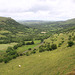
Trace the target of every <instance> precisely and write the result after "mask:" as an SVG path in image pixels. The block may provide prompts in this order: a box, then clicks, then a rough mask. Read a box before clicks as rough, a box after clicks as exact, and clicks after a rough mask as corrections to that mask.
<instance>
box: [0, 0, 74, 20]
mask: <svg viewBox="0 0 75 75" xmlns="http://www.w3.org/2000/svg"><path fill="white" fill-rule="evenodd" d="M74 12H75V0H0V16H5V17H12V18H14V19H16V20H19V19H23V20H26V19H27V20H34V19H37V20H66V19H69V18H74V17H75V13H74Z"/></svg>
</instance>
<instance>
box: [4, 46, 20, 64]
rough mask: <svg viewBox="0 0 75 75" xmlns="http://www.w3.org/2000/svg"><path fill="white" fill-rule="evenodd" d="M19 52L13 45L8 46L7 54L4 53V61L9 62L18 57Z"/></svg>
mask: <svg viewBox="0 0 75 75" xmlns="http://www.w3.org/2000/svg"><path fill="white" fill-rule="evenodd" d="M18 56H19V55H18V53H17V51H16V50H15V49H13V48H12V47H8V48H7V50H6V54H5V55H4V59H3V61H4V62H5V63H7V62H9V61H10V60H12V59H15V58H16V57H18Z"/></svg>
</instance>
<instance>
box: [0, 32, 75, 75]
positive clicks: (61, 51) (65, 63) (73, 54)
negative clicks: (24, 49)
mask: <svg viewBox="0 0 75 75" xmlns="http://www.w3.org/2000/svg"><path fill="white" fill-rule="evenodd" d="M70 35H71V36H72V37H71V39H70V40H73V37H74V36H75V33H74V31H73V32H69V33H60V34H55V35H53V36H51V37H50V38H48V39H46V40H45V41H44V42H45V43H44V44H46V43H50V44H52V43H55V44H57V46H58V44H59V43H60V42H62V40H63V41H64V42H63V43H62V45H61V46H60V47H58V48H57V49H55V50H52V51H44V52H42V53H39V50H37V51H36V54H30V55H29V56H20V57H18V58H16V59H13V60H11V61H10V62H9V63H7V64H5V63H0V67H1V68H0V75H14V74H15V75H66V74H67V73H68V72H71V71H72V70H73V69H75V45H74V46H72V47H67V46H68V43H67V42H68V41H69V36H70ZM73 42H75V41H74V40H73ZM18 65H21V68H19V66H18Z"/></svg>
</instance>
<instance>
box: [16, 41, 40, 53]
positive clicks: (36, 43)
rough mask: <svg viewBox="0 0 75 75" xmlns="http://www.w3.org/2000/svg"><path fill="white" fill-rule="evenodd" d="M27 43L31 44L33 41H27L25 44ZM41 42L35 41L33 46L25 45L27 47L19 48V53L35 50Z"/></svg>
mask: <svg viewBox="0 0 75 75" xmlns="http://www.w3.org/2000/svg"><path fill="white" fill-rule="evenodd" d="M27 42H31V41H25V43H27ZM40 42H41V41H40V40H35V41H34V43H35V44H33V45H25V46H22V47H19V48H18V49H17V52H24V51H26V50H28V49H29V48H31V49H33V48H34V47H37V46H38V45H39V44H40Z"/></svg>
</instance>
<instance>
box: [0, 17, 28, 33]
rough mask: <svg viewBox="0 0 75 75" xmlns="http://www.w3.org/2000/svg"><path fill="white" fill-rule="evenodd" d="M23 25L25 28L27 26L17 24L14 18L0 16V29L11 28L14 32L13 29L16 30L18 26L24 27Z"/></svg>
mask: <svg viewBox="0 0 75 75" xmlns="http://www.w3.org/2000/svg"><path fill="white" fill-rule="evenodd" d="M24 27H26V28H27V26H24V25H22V24H19V23H18V22H16V21H15V20H14V19H12V18H10V17H0V30H9V31H12V30H13V32H14V30H15V29H16V30H18V28H20V29H21V28H23V29H24ZM23 29H22V30H23Z"/></svg>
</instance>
